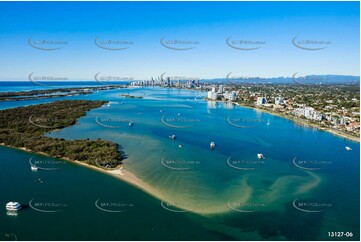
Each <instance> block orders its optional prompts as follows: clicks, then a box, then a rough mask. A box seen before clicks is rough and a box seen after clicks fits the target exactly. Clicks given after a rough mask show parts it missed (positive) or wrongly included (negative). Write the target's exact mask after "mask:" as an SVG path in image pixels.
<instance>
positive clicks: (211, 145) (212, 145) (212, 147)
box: [209, 142, 216, 150]
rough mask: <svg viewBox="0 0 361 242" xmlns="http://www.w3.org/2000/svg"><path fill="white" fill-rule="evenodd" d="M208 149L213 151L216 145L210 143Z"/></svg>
mask: <svg viewBox="0 0 361 242" xmlns="http://www.w3.org/2000/svg"><path fill="white" fill-rule="evenodd" d="M209 147H210V148H211V149H212V150H213V149H214V148H215V147H216V143H214V142H211V143H210V144H209Z"/></svg>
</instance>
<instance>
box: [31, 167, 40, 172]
mask: <svg viewBox="0 0 361 242" xmlns="http://www.w3.org/2000/svg"><path fill="white" fill-rule="evenodd" d="M31 170H32V171H37V170H39V168H38V167H36V166H31Z"/></svg>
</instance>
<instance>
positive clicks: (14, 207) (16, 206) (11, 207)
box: [6, 202, 21, 211]
mask: <svg viewBox="0 0 361 242" xmlns="http://www.w3.org/2000/svg"><path fill="white" fill-rule="evenodd" d="M20 209H21V205H20V203H18V202H8V203H7V204H6V210H8V211H19V210H20Z"/></svg>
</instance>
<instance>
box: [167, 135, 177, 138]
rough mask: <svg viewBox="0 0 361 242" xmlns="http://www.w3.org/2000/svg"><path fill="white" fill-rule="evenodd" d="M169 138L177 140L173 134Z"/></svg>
mask: <svg viewBox="0 0 361 242" xmlns="http://www.w3.org/2000/svg"><path fill="white" fill-rule="evenodd" d="M169 138H170V139H176V138H177V137H176V136H175V135H174V134H172V135H170V136H169Z"/></svg>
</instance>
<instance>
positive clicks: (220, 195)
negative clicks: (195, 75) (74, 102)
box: [0, 88, 360, 240]
mask: <svg viewBox="0 0 361 242" xmlns="http://www.w3.org/2000/svg"><path fill="white" fill-rule="evenodd" d="M128 93H129V94H131V95H134V96H144V98H143V99H130V98H124V97H122V96H120V94H128ZM204 96H205V93H204V92H200V91H186V90H176V89H160V88H133V89H122V90H111V91H103V92H98V93H94V94H92V95H88V96H77V97H71V98H69V99H94V100H95V99H97V100H109V101H110V106H107V105H105V106H103V107H102V108H99V109H96V110H92V111H90V112H89V113H88V115H87V116H85V117H83V118H81V119H79V121H78V124H77V125H74V126H72V127H68V128H66V129H63V130H60V131H57V132H52V133H50V134H47V135H49V136H51V137H63V138H67V139H84V138H91V139H96V138H102V139H106V140H111V141H113V142H117V143H119V144H120V145H121V148H122V152H124V155H125V157H126V159H125V161H124V162H125V167H126V169H128V170H130V171H132V172H133V173H134V174H136V175H137V176H138V177H139V178H141V179H142V180H144V181H146V182H147V183H149V184H150V185H151V186H153V187H154V188H156V189H157V190H159V191H160V192H161V193H162V194H163V195H164V197H165V198H166V199H167V201H170V202H171V204H169V203H166V202H164V203H162V204H161V201H158V200H157V199H155V198H152V197H150V196H149V195H146V194H145V193H143V192H141V191H139V190H137V189H136V188H133V187H131V186H129V185H127V184H124V183H123V182H121V181H119V180H117V179H115V178H112V177H108V176H106V175H103V174H98V173H97V172H94V171H91V170H88V169H86V168H83V167H78V166H75V165H71V164H61V165H59V164H54V163H55V162H52V163H51V162H48V163H51V164H45V166H46V165H48V166H49V167H54V166H56V167H58V166H61V169H58V170H55V171H44V170H41V171H38V172H35V173H34V172H31V171H30V167H29V163H28V160H29V158H30V157H31V156H32V155H30V154H28V153H24V152H22V151H18V150H13V149H8V148H1V153H2V154H4V155H2V156H1V157H0V162H1V164H2V167H3V168H4V169H1V170H0V175H1V176H0V177H1V179H0V180H1V183H2V186H1V189H2V191H1V193H2V194H3V196H1V198H0V199H1V200H0V202H1V204H5V203H6V202H7V201H10V200H17V201H20V202H22V203H27V202H29V201H30V200H31V199H34V200H33V203H34V202H35V203H36V201H39V203H40V205H39V204H38V206H40V207H41V206H44V207H45V208H46V209H49V207H51V206H53V207H54V204H45V205H44V204H41V203H46V202H48V203H49V202H50V201H53V202H57V203H61V204H67V205H68V206H66V207H64V208H62V210H61V211H59V212H54V213H41V212H38V211H36V210H33V209H32V208H27V209H25V210H23V211H21V213H19V215H18V216H16V217H14V216H5V212H4V213H3V214H2V219H0V228H5V229H4V233H2V234H5V233H8V234H16V235H17V237H18V239H26V240H28V239H34V240H45V239H50V240H54V239H60V240H61V239H75V240H77V239H90V240H92V239H104V240H125V239H128V240H132V239H149V240H151V239H156V240H167V239H172V240H175V239H178V240H181V239H184V240H191V239H194V240H215V239H222V240H234V239H236V240H263V239H276V240H283V239H287V240H320V239H330V238H329V237H328V235H327V232H329V231H343V232H352V233H353V237H344V238H341V239H346V240H347V239H352V240H358V238H359V195H360V194H359V184H360V183H359V169H360V167H359V161H360V157H359V152H360V147H359V143H357V142H353V141H349V140H346V139H343V138H339V137H336V136H333V135H332V134H329V133H327V132H322V131H318V130H316V129H312V128H307V127H301V126H298V125H296V124H295V123H293V122H292V121H289V120H286V119H283V118H280V117H275V116H272V115H269V114H266V113H262V112H257V111H255V110H252V109H248V108H242V107H237V106H233V105H231V104H225V103H214V102H206V101H204V100H203V99H202V97H204ZM52 100H53V99H52ZM52 100H36V101H28V102H26V104H37V103H43V102H47V101H52ZM24 104H25V103H24V102H23V103H20V102H3V103H1V104H0V105H1V106H0V107H1V108H9V107H16V106H19V105H24ZM227 119H228V121H227ZM130 120H131V121H132V122H134V126H133V127H129V125H128V122H129V121H130ZM267 122H269V123H270V125H267ZM172 134H175V135H176V136H177V139H176V140H174V141H173V140H170V139H169V138H168V136H169V135H172ZM211 141H214V142H215V143H216V148H215V149H214V150H210V148H209V143H210V142H211ZM179 144H182V145H183V147H182V148H180V147H179ZM345 146H350V147H351V148H352V149H353V150H352V151H346V150H345ZM257 153H263V154H264V156H265V158H266V159H264V160H258V159H257ZM36 157H38V156H36ZM38 159H40V160H41V159H45V160H49V158H44V157H43V158H38ZM44 163H46V162H44ZM295 164H296V165H299V167H297V166H296V165H295ZM300 167H302V168H300ZM39 178H40V179H41V181H43V183H41V181H39V180H37V179H39ZM60 195H61V196H60ZM97 199H100V200H99V202H102V201H107V202H111V201H112V202H117V204H118V205H119V203H120V204H121V205H122V206H121V208H125V210H126V211H125V212H121V213H107V212H104V211H101V210H99V209H98V208H97V207H96V206H95V205H94V203H95V201H97ZM131 205H134V206H131ZM162 205H163V206H162ZM294 205H295V206H294ZM110 207H111V209H115V208H117V206H115V205H114V204H113V205H111V206H110ZM297 208H299V209H297ZM300 209H301V210H303V211H301V210H300ZM184 211H192V212H184ZM44 226H45V228H44ZM115 228H116V229H115ZM59 230H61V232H59ZM0 235H1V234H0ZM9 237H11V236H10V235H8V237H5V238H9Z"/></svg>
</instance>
